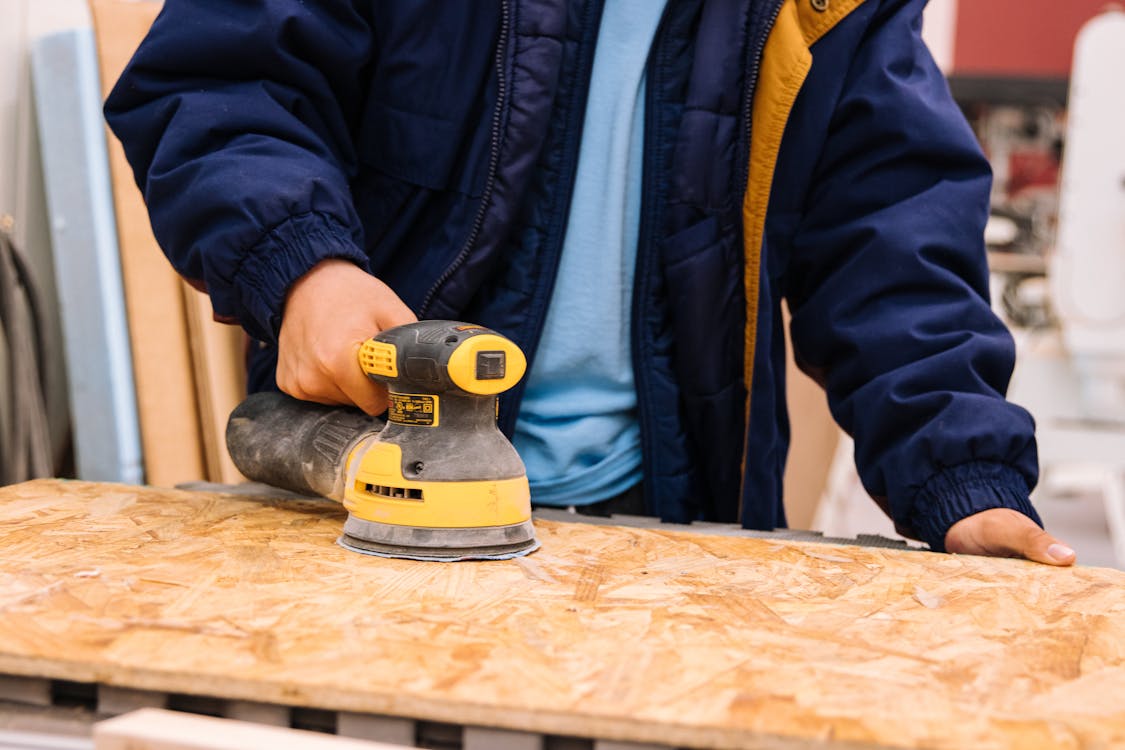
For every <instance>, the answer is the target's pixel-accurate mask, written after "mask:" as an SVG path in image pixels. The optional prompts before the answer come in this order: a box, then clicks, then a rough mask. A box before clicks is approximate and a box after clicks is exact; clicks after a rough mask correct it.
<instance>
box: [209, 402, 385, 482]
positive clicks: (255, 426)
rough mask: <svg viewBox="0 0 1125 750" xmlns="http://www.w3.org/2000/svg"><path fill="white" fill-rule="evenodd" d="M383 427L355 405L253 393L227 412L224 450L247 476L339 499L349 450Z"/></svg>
mask: <svg viewBox="0 0 1125 750" xmlns="http://www.w3.org/2000/svg"><path fill="white" fill-rule="evenodd" d="M382 428H383V422H382V421H380V420H377V419H374V418H372V417H369V416H368V415H366V414H364V413H363V412H361V411H359V410H358V409H349V408H344V407H339V406H322V405H320V404H314V403H310V402H308V401H300V400H298V399H295V398H293V397H291V396H287V395H285V394H284V393H277V392H270V393H254V394H251V395H250V396H248V397H247V399H246V400H245V401H243V402H242V403H241V404H239V405H238V407H237V408H235V410H234V411H233V412H231V415H230V420H229V421H228V422H227V436H226V437H227V450H228V451H230V456H231V459H233V460H234V465H235V466H237V467H238V470H239V471H241V472H242V474H243V475H244V476H245V477H246V478H247V479H251V480H253V481H255V482H264V483H265V484H269V485H272V486H274V487H280V488H282V489H285V490H289V491H291V492H296V493H299V494H302V495H321V496H323V497H330V498H332V499H335V500H340V499H342V497H341V496H340V495H341V493H342V490H343V472H344V467H345V462H346V461H347V457H348V453H349V452H350V451H351V449H352V447H354V446H355V444H356V443H357V442H359V441H360V440H362V439H363V438H364V437H365V436H367V435H369V434H372V433H376V432H379V431H380V430H381V429H382Z"/></svg>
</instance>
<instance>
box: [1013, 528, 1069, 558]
mask: <svg viewBox="0 0 1125 750" xmlns="http://www.w3.org/2000/svg"><path fill="white" fill-rule="evenodd" d="M1028 523H1029V525H1030V528H1024V529H1022V530H1021V531H1020V532H1019V533H1020V534H1021V535H1022V537H1023V538H1022V539H1020V540H1019V541H1018V544H1017V547H1016V548H1017V550H1018V551H1019V553H1020V555H1022V556H1023V557H1026V558H1027V559H1028V560H1033V561H1034V562H1040V563H1044V564H1046V565H1059V566H1066V565H1073V564H1074V561H1075V558H1076V555H1075V553H1074V550H1072V549H1071V548H1070V547H1068V546H1067V545H1065V544H1063V543H1062V542H1060V541H1059V540H1058V539H1056V538H1055V537H1053V536H1051V535H1050V534H1048V533H1047V532H1046V531H1044V530H1043V529H1041V528H1039V527H1038V526H1036V525H1035V523H1033V522H1031V520H1030V519H1028Z"/></svg>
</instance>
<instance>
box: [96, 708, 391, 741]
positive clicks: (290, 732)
mask: <svg viewBox="0 0 1125 750" xmlns="http://www.w3.org/2000/svg"><path fill="white" fill-rule="evenodd" d="M94 748H95V750H263V748H269V750H408V748H407V746H404V745H387V744H384V743H382V742H362V741H359V740H352V739H346V738H344V737H332V736H325V735H323V734H318V733H316V732H306V731H301V730H299V729H285V728H281V727H266V726H261V725H259V724H251V723H249V722H245V721H233V720H231V719H216V718H214V717H211V716H192V715H191V714H183V713H177V712H175V711H162V710H160V709H152V708H147V709H142V710H140V711H134V712H133V713H130V714H126V715H125V716H118V717H117V718H115V719H109V720H107V721H103V722H100V723H99V724H98V725H97V726H95V727H94Z"/></svg>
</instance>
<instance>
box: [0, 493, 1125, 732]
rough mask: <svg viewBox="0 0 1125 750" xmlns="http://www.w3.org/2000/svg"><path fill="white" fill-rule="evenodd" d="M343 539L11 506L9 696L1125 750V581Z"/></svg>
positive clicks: (444, 722) (745, 546)
mask: <svg viewBox="0 0 1125 750" xmlns="http://www.w3.org/2000/svg"><path fill="white" fill-rule="evenodd" d="M343 518H344V514H343V511H342V509H340V508H339V507H338V506H336V505H334V504H330V503H327V502H321V501H315V500H294V499H278V498H276V497H274V498H270V497H247V496H239V495H232V494H216V493H209V492H184V491H178V490H161V489H151V488H138V487H129V486H124V485H105V484H91V483H82V482H65V481H37V482H31V483H27V484H22V485H16V486H12V487H8V488H4V489H0V675H3V676H4V678H3V679H4V680H6V682H3V683H0V693H3V690H4V685H7V692H8V695H7V696H4V695H0V699H2V698H4V697H7V699H8V700H13V696H14V699H17V700H18V699H19V696H20V695H25V696H36V695H38V696H39V700H40V701H41V702H50V701H51V700H54V699H55V697H56V696H58V695H66V694H74V693H79V694H81V693H82V691H87V695H88V696H94V697H88V700H90V701H92V702H93V703H94V707H95V708H101V709H102V711H103V713H112V712H113V710H112V706H111V705H109V704H111V703H112V702H113V700H114V699H116V700H118V701H119V702H120V701H122V700H124V703H126V704H129V703H130V702H131V704H132V705H136V704H145V703H146V702H149V703H150V704H151V703H153V702H155V703H161V704H162V705H168V704H169V703H175V702H176V701H178V702H179V703H180V704H190V703H191V701H195V702H196V705H197V707H198V706H203V708H200V709H198V710H200V711H201V712H203V713H209V712H210V713H224V711H225V712H226V713H233V712H235V711H234V709H231V708H230V707H234V708H235V709H237V711H240V712H241V713H242V715H243V716H245V715H248V714H249V713H253V712H254V711H257V712H258V714H259V715H260V716H262V717H264V719H265V720H270V719H271V718H273V719H277V718H278V717H279V716H281V717H283V718H282V719H281V721H289V722H291V723H294V721H295V720H294V719H293V717H295V716H302V717H304V719H303V720H304V721H313V720H320V719H324V717H328V720H329V723H331V724H332V726H331V727H328V728H329V729H332V728H335V729H337V730H343V728H344V727H345V726H346V725H350V726H353V727H354V726H362V725H363V724H364V722H368V726H372V727H378V726H389V725H396V724H394V723H395V722H398V724H397V725H396V726H409V727H411V731H412V732H413V738H414V739H415V740H417V739H418V738H419V737H422V738H423V739H424V737H425V735H426V732H431V733H432V732H437V733H439V734H440V733H442V732H445V735H448V736H449V737H452V738H453V739H449V740H448V742H449V743H450V744H448V745H442V746H448V747H457V746H460V745H459V743H461V742H464V746H465V747H470V746H474V745H475V746H476V747H486V746H488V745H487V743H486V744H483V745H482V743H481V741H480V740H479V738H480V737H482V736H493V737H496V736H504V737H507V738H508V740H506V742H508V744H505V745H504V747H528V748H531V747H535V748H557V747H591V746H596V747H599V748H609V747H617V746H618V745H616V744H614V743H647V745H649V746H656V747H683V748H711V747H716V748H763V747H769V748H797V747H809V746H816V747H826V746H830V747H837V746H839V747H867V746H895V747H928V748H970V747H971V748H1008V747H1011V748H1016V747H1020V748H1030V747H1052V748H1077V747H1090V748H1095V747H1096V748H1103V747H1112V746H1125V573H1121V572H1117V571H1112V570H1103V569H1094V568H1081V567H1079V568H1073V569H1053V568H1048V567H1045V566H1040V565H1035V564H1032V563H1028V562H1024V561H1019V560H1002V559H987V558H978V557H970V556H954V555H939V554H933V553H929V552H922V551H910V550H902V549H879V548H866V547H857V546H834V545H828V544H813V543H805V542H792V541H779V540H775V539H754V538H745V537H740V536H726V535H722V534H701V533H693V532H692V531H691V527H683V528H684V529H685V530H684V531H674V530H668V529H665V528H656V529H645V528H626V527H619V526H612V525H604V524H603V525H598V524H583V523H565V522H558V521H547V520H539V521H537V531H538V534H539V536H540V539H541V541H542V544H543V546H542V549H541V550H539V551H538V552H536V553H534V554H533V555H531V556H529V557H525V558H520V559H516V560H509V561H503V562H472V563H456V564H444V563H425V562H411V561H404V560H387V559H382V558H375V557H366V556H363V555H358V554H355V553H353V552H349V551H347V550H344V549H342V548H340V547H339V546H337V545H336V544H335V539H336V537H337V536H338V535H339V533H340V528H341V524H342V522H343ZM13 685H14V686H17V688H18V686H20V685H22V686H24V687H25V688H26V690H25V691H24V692H23V693H21V692H20V690H19V689H16V688H13V687H12V686H13ZM37 691H38V692H37ZM146 696H147V698H146ZM31 702H34V701H31ZM122 707H123V708H128V707H130V706H129V705H124V706H122ZM174 707H182V706H180V705H174ZM224 707H226V708H224ZM302 712H303V713H302ZM318 717H319V719H318ZM387 722H390V724H387ZM498 730H509V731H510V732H512V734H501V735H496V734H493V735H488V734H487V733H488V732H493V733H495V732H496V731H498ZM482 732H483V733H484V734H481V733H482ZM342 733H351V732H343V731H342ZM445 735H443V736H445ZM471 738H477V739H471ZM552 738H579V739H574V740H567V741H569V742H571V744H569V745H568V744H566V742H564V740H561V739H552ZM582 738H585V739H582ZM593 741H596V742H597V743H598V744H596V745H595V744H593ZM427 742H431V743H432V744H433V745H434V746H436V745H438V744H440V743H439V742H438V741H437V740H427ZM441 742H446V740H441ZM521 743H522V744H521ZM574 743H578V744H574ZM583 743H585V744H583ZM408 744H409V743H408ZM501 744H503V743H501ZM492 746H493V747H500V744H493V745H492Z"/></svg>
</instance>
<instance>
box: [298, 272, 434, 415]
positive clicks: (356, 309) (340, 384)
mask: <svg viewBox="0 0 1125 750" xmlns="http://www.w3.org/2000/svg"><path fill="white" fill-rule="evenodd" d="M415 320H417V317H415V315H414V313H413V312H411V310H410V308H409V307H407V306H406V304H405V303H404V302H403V301H402V300H401V299H399V298H398V295H396V294H395V293H394V292H393V291H391V288H390V287H389V286H387V285H386V284H384V283H383V282H382V281H379V280H378V279H377V278H375V277H374V276H372V275H371V274H369V273H367V272H366V271H364V270H363V269H361V268H359V267H358V266H356V265H355V264H354V263H351V262H350V261H346V260H342V259H338V258H333V259H329V260H323V261H321V262H320V263H318V264H316V265H315V266H313V268H312V269H311V270H310V271H309V272H308V273H306V274H305V275H304V276H302V277H301V278H299V279H297V281H296V282H295V283H294V284H293V286H291V287H290V288H289V293H288V294H287V295H286V297H285V312H284V314H283V316H282V320H281V333H280V335H279V337H278V357H277V385H278V387H279V388H281V390H283V391H285V392H286V393H288V394H289V395H290V396H293V397H294V398H299V399H302V400H305V401H315V402H317V403H321V404H345V405H352V404H354V405H356V406H358V407H359V408H360V409H363V410H364V411H365V412H367V413H368V414H372V415H375V414H381V413H382V412H383V411H384V410H385V409H386V408H387V389H386V388H384V387H383V386H381V385H379V384H377V383H375V382H373V381H372V380H370V379H369V378H368V377H367V375H365V374H364V373H363V371H362V370H360V368H359V360H358V359H357V357H358V355H359V348H360V346H361V345H362V344H363V342H364V341H366V340H367V339H369V338H371V337H372V336H374V335H375V334H377V333H379V332H380V331H384V330H386V329H388V328H393V327H395V326H398V325H403V324H404V323H412V322H414V321H415Z"/></svg>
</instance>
